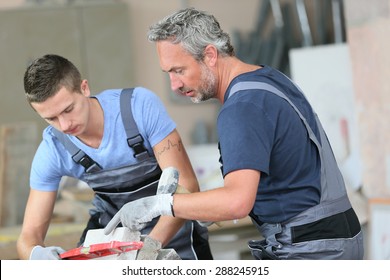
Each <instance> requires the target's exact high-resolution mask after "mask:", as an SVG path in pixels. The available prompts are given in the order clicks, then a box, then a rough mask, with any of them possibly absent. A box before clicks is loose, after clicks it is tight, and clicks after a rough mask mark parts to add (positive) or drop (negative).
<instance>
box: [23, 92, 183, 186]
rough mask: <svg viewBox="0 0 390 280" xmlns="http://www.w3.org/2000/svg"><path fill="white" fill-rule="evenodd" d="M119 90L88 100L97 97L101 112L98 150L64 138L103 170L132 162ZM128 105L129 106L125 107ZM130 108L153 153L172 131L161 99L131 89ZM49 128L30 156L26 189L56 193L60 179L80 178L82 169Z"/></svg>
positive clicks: (170, 120)
mask: <svg viewBox="0 0 390 280" xmlns="http://www.w3.org/2000/svg"><path fill="white" fill-rule="evenodd" d="M120 93H121V89H110V90H105V91H103V92H101V93H100V94H98V95H96V96H94V97H91V98H97V99H98V101H99V103H100V105H101V107H102V109H103V112H104V134H103V139H102V141H101V144H100V146H99V147H98V148H96V149H95V148H92V147H89V146H87V145H85V144H84V143H83V142H81V141H80V140H78V139H77V138H76V137H74V136H71V135H68V137H69V138H70V139H71V141H72V142H73V143H75V144H76V146H77V147H79V148H80V149H81V150H83V151H84V152H85V153H86V154H88V155H89V156H90V157H91V158H92V159H93V160H94V161H95V162H97V163H98V164H99V165H100V166H101V167H102V168H103V169H111V168H115V167H121V166H125V165H129V164H132V163H135V162H136V159H135V158H134V157H133V153H134V152H133V150H132V149H131V148H130V147H129V146H128V144H127V136H126V132H125V129H124V126H123V122H122V117H121V113H120V101H119V100H120V98H119V97H120ZM129 105H130V104H129ZM131 108H132V113H133V117H134V120H135V123H136V124H137V127H138V130H139V132H140V134H141V135H142V137H143V139H144V145H145V147H146V148H147V149H148V150H149V153H150V154H153V150H152V147H153V146H155V145H156V144H158V143H159V142H160V141H162V140H163V139H164V138H165V137H167V136H168V134H170V133H171V132H172V131H173V130H174V129H175V128H176V124H175V123H174V122H173V121H172V119H171V118H170V117H169V115H168V113H167V111H166V109H165V108H164V106H163V104H162V102H161V100H160V99H159V98H158V96H156V95H155V94H154V93H153V92H151V91H150V90H148V89H145V88H142V87H137V88H135V89H134V92H133V95H132V99H131ZM53 129H54V128H53V127H52V126H48V127H47V128H46V129H45V130H44V131H43V140H42V142H41V143H40V145H39V147H38V149H37V151H36V154H35V156H34V159H33V162H32V166H31V174H30V186H31V188H33V189H36V190H41V191H56V190H57V189H58V187H59V182H60V180H61V178H62V177H63V176H69V177H74V178H80V176H81V175H82V174H83V173H84V167H82V166H81V165H80V164H77V163H75V162H74V161H73V160H72V157H71V155H70V153H69V152H68V151H67V150H66V149H65V147H64V146H63V145H62V143H61V142H59V141H58V140H57V138H56V137H55V136H54V134H53V132H52V131H53Z"/></svg>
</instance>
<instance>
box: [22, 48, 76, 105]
mask: <svg viewBox="0 0 390 280" xmlns="http://www.w3.org/2000/svg"><path fill="white" fill-rule="evenodd" d="M62 87H65V88H66V89H68V90H70V91H72V92H79V93H81V74H80V72H79V70H78V69H77V68H76V66H75V65H74V64H73V63H72V62H70V61H69V60H67V59H66V58H64V57H61V56H59V55H55V54H47V55H44V56H42V57H40V58H37V59H35V60H34V61H33V62H32V63H31V64H30V65H29V66H28V67H27V69H26V72H25V73H24V90H25V94H26V98H27V101H28V102H29V103H32V102H35V103H41V102H44V101H46V100H47V99H48V98H49V97H51V96H54V95H55V94H56V93H57V92H58V91H59V90H60V89H61V88H62Z"/></svg>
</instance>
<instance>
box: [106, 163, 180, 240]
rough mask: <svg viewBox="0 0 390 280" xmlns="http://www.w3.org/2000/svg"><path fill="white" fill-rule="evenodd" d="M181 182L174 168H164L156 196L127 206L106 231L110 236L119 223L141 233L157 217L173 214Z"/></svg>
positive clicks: (109, 224) (108, 225)
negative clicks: (178, 186) (178, 184)
mask: <svg viewBox="0 0 390 280" xmlns="http://www.w3.org/2000/svg"><path fill="white" fill-rule="evenodd" d="M178 181H179V172H178V171H177V169H176V168H174V167H167V168H164V170H163V171H162V174H161V177H160V180H159V182H158V186H157V192H156V194H157V195H155V196H149V197H144V198H141V199H137V200H135V201H132V202H129V203H127V204H125V205H124V206H123V207H122V208H121V209H120V210H119V211H118V212H117V213H116V214H115V216H114V217H113V218H112V219H111V221H110V222H109V223H108V224H107V226H106V227H105V229H104V233H105V234H106V235H107V234H110V233H111V232H112V231H113V230H114V229H115V228H116V227H117V226H118V224H119V223H122V225H123V226H125V227H128V228H129V229H130V230H136V231H140V230H142V229H143V228H144V227H145V226H146V225H147V223H148V222H150V221H151V220H153V219H154V218H155V217H158V216H161V215H165V216H174V214H173V206H172V205H173V197H172V195H173V194H174V193H175V192H176V189H177V183H178Z"/></svg>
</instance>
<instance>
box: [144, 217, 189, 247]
mask: <svg viewBox="0 0 390 280" xmlns="http://www.w3.org/2000/svg"><path fill="white" fill-rule="evenodd" d="M184 223H185V220H183V219H180V218H174V217H168V216H161V217H160V219H159V221H158V223H157V224H156V226H155V227H154V228H153V230H152V231H151V232H150V234H149V236H150V237H151V238H153V239H155V240H157V241H159V242H161V244H162V247H165V246H166V245H167V244H168V243H169V241H170V240H171V239H172V238H173V237H174V236H175V234H176V233H177V232H178V230H179V229H180V228H181V227H182V226H183V225H184Z"/></svg>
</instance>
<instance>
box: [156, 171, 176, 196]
mask: <svg viewBox="0 0 390 280" xmlns="http://www.w3.org/2000/svg"><path fill="white" fill-rule="evenodd" d="M178 182H179V171H177V169H176V168H174V167H167V168H164V170H163V171H162V174H161V177H160V180H159V181H158V186H157V192H156V194H163V193H175V192H176V189H177V184H178Z"/></svg>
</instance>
